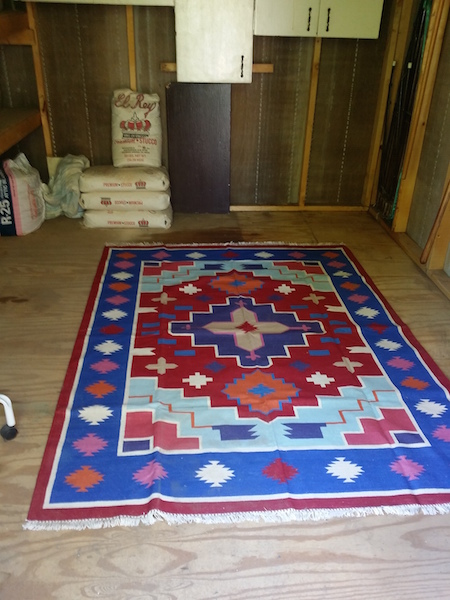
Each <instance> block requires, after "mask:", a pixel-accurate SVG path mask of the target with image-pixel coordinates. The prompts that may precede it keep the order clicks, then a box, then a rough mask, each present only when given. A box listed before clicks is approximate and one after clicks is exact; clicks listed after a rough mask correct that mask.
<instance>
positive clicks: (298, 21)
mask: <svg viewBox="0 0 450 600" xmlns="http://www.w3.org/2000/svg"><path fill="white" fill-rule="evenodd" d="M318 22H319V3H318V2H311V1H310V0H256V1H255V35H279V36H286V37H290V36H315V35H316V33H317V25H318Z"/></svg>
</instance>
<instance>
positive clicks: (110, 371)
mask: <svg viewBox="0 0 450 600" xmlns="http://www.w3.org/2000/svg"><path fill="white" fill-rule="evenodd" d="M448 387H449V385H448V380H447V379H446V378H445V377H444V376H443V374H442V373H440V372H439V370H438V368H437V367H436V366H435V365H434V364H433V363H432V361H431V359H429V357H428V356H427V354H426V353H425V352H424V351H423V349H421V348H420V346H419V345H418V343H417V342H416V341H415V340H414V338H413V337H412V335H411V334H410V333H409V331H408V330H407V328H405V327H404V325H402V324H401V323H400V322H399V320H398V318H397V317H396V315H395V314H394V313H393V311H392V310H391V309H390V308H389V306H388V305H387V303H386V302H385V301H384V300H383V298H382V297H381V295H380V294H379V292H377V290H376V289H375V288H374V286H373V284H372V283H371V282H370V280H369V279H368V277H367V276H366V275H365V274H364V272H363V271H362V269H361V267H360V266H359V265H358V264H357V262H356V261H355V259H354V258H353V257H352V256H351V254H350V252H349V251H348V250H347V249H346V248H343V247H331V246H325V247H301V246H283V245H277V244H266V245H253V246H252V245H242V246H240V245H233V244H229V245H223V246H220V245H213V246H194V247H189V246H165V247H157V246H139V247H124V248H106V249H105V252H104V255H103V258H102V261H101V264H100V266H99V270H98V273H97V277H96V281H95V283H94V286H93V289H92V293H91V296H90V299H89V302H88V306H87V309H86V313H85V316H84V319H83V323H82V326H81V328H80V334H79V337H78V339H77V342H76V344H75V349H74V353H73V357H72V361H71V364H70V367H69V370H68V374H67V377H66V381H65V384H64V387H63V391H62V393H61V398H60V402H59V404H58V408H57V411H56V415H55V419H54V423H53V427H52V431H51V435H50V438H49V442H48V445H47V449H46V452H45V456H44V460H43V464H42V467H41V471H40V474H39V477H38V482H37V485H36V490H35V494H34V497H33V502H32V506H31V508H30V513H29V517H28V521H27V524H26V526H27V527H29V528H59V527H68V528H69V527H75V528H82V527H100V526H103V525H114V524H130V525H134V524H138V523H140V522H144V523H151V522H153V521H154V520H156V519H159V518H164V519H167V520H168V521H170V522H185V521H204V522H217V521H224V522H226V521H230V522H231V521H235V520H237V519H244V518H265V519H268V520H276V519H287V518H292V519H305V518H327V517H330V516H336V515H356V514H368V513H370V512H377V511H385V512H397V513H400V514H407V513H411V512H416V511H417V510H420V509H421V508H422V509H424V510H427V511H428V512H430V511H431V512H433V511H434V512H436V511H444V510H447V508H448V502H449V498H450V473H449V469H448V466H449V457H450V423H449V421H450V418H449V414H448V413H449V411H448V403H449V398H450V396H449V392H448Z"/></svg>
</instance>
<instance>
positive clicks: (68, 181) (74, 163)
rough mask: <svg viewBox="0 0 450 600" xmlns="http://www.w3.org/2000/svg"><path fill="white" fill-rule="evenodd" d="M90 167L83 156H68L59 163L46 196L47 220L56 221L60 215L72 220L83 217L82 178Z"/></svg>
mask: <svg viewBox="0 0 450 600" xmlns="http://www.w3.org/2000/svg"><path fill="white" fill-rule="evenodd" d="M89 165H90V163H89V160H88V159H87V158H86V157H85V156H82V155H80V156H73V155H72V154H68V155H67V156H65V157H64V158H62V159H61V160H60V161H59V163H58V166H57V167H56V171H55V175H54V177H52V179H51V180H50V182H49V185H48V191H47V192H46V193H45V194H44V199H45V218H46V219H54V218H55V217H59V216H60V215H65V216H66V217H69V218H70V219H79V218H80V217H82V216H83V209H82V207H81V206H80V176H81V174H82V173H83V171H84V170H85V169H87V168H88V167H89Z"/></svg>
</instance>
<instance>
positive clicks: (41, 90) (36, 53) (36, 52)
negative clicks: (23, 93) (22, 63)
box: [27, 2, 53, 156]
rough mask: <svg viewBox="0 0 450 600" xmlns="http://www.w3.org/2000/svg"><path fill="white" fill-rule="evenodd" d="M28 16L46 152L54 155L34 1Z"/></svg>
mask: <svg viewBox="0 0 450 600" xmlns="http://www.w3.org/2000/svg"><path fill="white" fill-rule="evenodd" d="M27 17H28V25H29V28H30V30H31V32H32V37H33V43H32V44H31V51H32V55H33V66H34V79H35V82H36V88H37V95H38V102H39V112H40V113H41V123H42V133H43V136H44V144H45V152H46V155H47V156H53V146H52V138H51V133H50V123H49V118H48V104H47V94H46V90H45V81H44V72H43V69H42V56H41V49H40V45H39V35H38V31H37V23H36V5H35V4H34V2H28V3H27Z"/></svg>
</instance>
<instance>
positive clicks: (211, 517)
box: [23, 503, 450, 531]
mask: <svg viewBox="0 0 450 600" xmlns="http://www.w3.org/2000/svg"><path fill="white" fill-rule="evenodd" d="M446 514H450V503H448V504H429V505H399V506H379V507H378V506H374V507H361V508H351V509H347V508H343V509H311V510H295V509H286V510H276V511H254V512H240V513H225V514H220V513H213V514H173V513H168V512H165V511H161V510H152V511H150V512H149V513H147V514H144V515H140V516H138V517H130V516H124V515H122V516H120V515H119V516H117V517H111V518H106V519H79V520H66V521H33V520H27V521H25V523H24V524H23V529H25V530H29V531H67V530H75V531H82V530H84V529H104V528H108V527H137V526H139V525H154V524H155V523H157V522H158V521H159V522H161V521H162V522H165V523H166V524H168V525H187V524H204V525H221V524H222V525H234V524H237V523H243V522H246V521H248V522H261V521H262V522H265V523H289V522H292V521H298V522H306V521H328V520H331V519H339V518H349V517H357V518H360V517H369V516H383V515H385V516H388V515H391V516H397V517H409V516H415V515H426V516H435V515H446Z"/></svg>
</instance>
